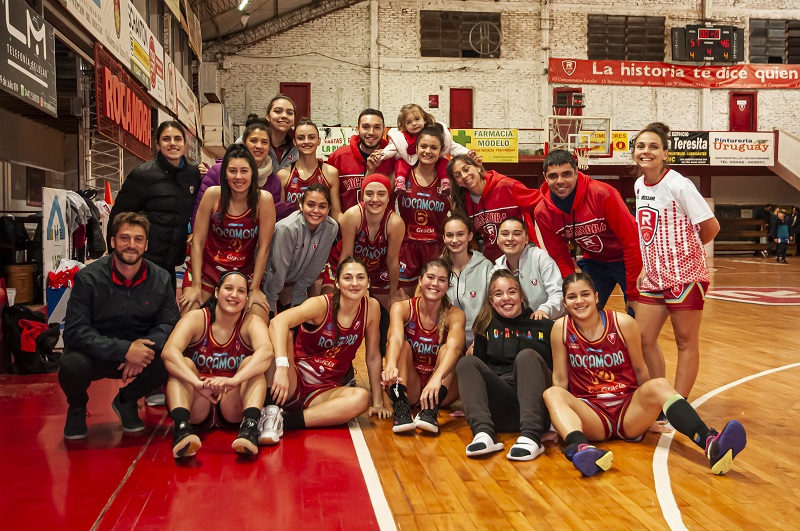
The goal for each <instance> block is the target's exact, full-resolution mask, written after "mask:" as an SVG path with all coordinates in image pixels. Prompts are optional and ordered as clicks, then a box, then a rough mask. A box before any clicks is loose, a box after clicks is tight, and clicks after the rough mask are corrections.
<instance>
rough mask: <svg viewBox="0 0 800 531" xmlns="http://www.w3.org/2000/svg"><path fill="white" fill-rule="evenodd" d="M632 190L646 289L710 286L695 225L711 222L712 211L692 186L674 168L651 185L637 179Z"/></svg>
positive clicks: (643, 287)
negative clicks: (691, 285)
mask: <svg viewBox="0 0 800 531" xmlns="http://www.w3.org/2000/svg"><path fill="white" fill-rule="evenodd" d="M634 190H635V194H636V222H637V223H638V225H639V247H640V248H641V250H642V262H643V264H644V270H645V278H644V281H643V283H642V291H663V290H666V289H671V288H673V287H675V286H681V285H683V284H688V283H691V282H708V281H709V275H708V265H707V264H706V253H705V250H704V249H703V244H702V243H701V242H700V237H699V236H698V234H697V225H698V224H699V223H701V222H703V221H705V220H707V219H711V218H713V217H714V213H713V212H712V211H711V208H710V207H709V206H708V203H706V200H705V199H703V196H702V195H700V192H698V191H697V188H696V187H695V185H694V183H692V181H690V180H689V179H687V178H686V177H684V176H683V175H681V174H680V173H678V172H676V171H674V170H667V172H666V173H665V174H664V176H663V177H661V180H659V181H658V182H657V183H655V184H652V185H650V184H646V183H645V182H644V177H639V179H637V180H636V184H635V186H634Z"/></svg>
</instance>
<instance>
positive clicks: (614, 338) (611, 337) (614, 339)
mask: <svg viewBox="0 0 800 531" xmlns="http://www.w3.org/2000/svg"><path fill="white" fill-rule="evenodd" d="M606 337H607V338H608V342H609V343H611V344H612V345H613V344H614V343H616V342H617V334H616V333H614V332H611V333H610V334H608V335H607V336H606Z"/></svg>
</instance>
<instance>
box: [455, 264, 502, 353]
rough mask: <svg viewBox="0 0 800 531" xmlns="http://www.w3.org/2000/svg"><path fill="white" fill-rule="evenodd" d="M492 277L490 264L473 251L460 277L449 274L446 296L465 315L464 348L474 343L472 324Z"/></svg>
mask: <svg viewBox="0 0 800 531" xmlns="http://www.w3.org/2000/svg"><path fill="white" fill-rule="evenodd" d="M491 276H492V262H490V261H489V260H488V259H487V258H486V257H485V256H483V255H482V254H481V253H479V252H478V251H473V252H472V256H471V257H470V259H469V262H467V265H466V266H464V269H463V270H462V271H461V274H460V275H456V273H455V272H453V273H451V274H450V287H449V288H448V289H447V296H448V297H450V302H452V303H453V306H455V307H456V308H458V309H459V310H463V312H464V313H465V314H466V315H467V326H466V329H465V330H464V332H465V333H466V336H467V342H466V344H465V345H466V346H467V347H469V346H470V345H471V344H472V342H473V341H474V339H475V338H474V335H473V333H472V323H473V322H475V318H476V317H477V316H478V312H480V311H481V305H482V304H483V300H484V299H485V298H486V291H487V290H488V289H489V277H491Z"/></svg>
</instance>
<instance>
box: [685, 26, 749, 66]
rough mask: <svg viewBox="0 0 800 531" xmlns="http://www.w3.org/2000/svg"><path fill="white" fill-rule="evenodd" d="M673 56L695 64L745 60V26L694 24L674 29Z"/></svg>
mask: <svg viewBox="0 0 800 531" xmlns="http://www.w3.org/2000/svg"><path fill="white" fill-rule="evenodd" d="M672 59H673V60H674V61H687V62H693V63H735V62H740V61H744V29H742V28H737V27H735V26H700V25H692V24H689V25H687V26H686V27H685V28H672Z"/></svg>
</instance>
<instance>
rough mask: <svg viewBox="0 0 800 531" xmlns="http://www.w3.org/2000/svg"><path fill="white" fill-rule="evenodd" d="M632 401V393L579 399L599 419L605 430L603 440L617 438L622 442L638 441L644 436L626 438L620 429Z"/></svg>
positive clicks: (641, 434)
mask: <svg viewBox="0 0 800 531" xmlns="http://www.w3.org/2000/svg"><path fill="white" fill-rule="evenodd" d="M632 399H633V393H626V394H622V395H614V394H607V395H601V396H597V397H592V398H581V400H583V401H584V402H585V403H586V404H588V405H589V407H590V408H592V411H594V412H595V413H596V414H597V416H598V417H600V421H601V422H602V423H603V428H604V429H605V439H611V438H617V439H622V440H624V441H640V440H642V437H643V436H644V434H643V433H640V434H638V435H636V436H635V437H628V436H627V435H626V434H625V430H623V428H622V419H623V418H624V417H625V412H626V411H627V410H628V406H629V405H630V404H631V400H632Z"/></svg>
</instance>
